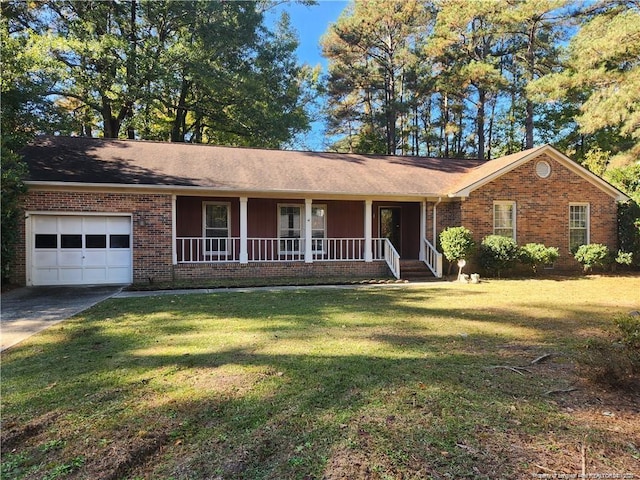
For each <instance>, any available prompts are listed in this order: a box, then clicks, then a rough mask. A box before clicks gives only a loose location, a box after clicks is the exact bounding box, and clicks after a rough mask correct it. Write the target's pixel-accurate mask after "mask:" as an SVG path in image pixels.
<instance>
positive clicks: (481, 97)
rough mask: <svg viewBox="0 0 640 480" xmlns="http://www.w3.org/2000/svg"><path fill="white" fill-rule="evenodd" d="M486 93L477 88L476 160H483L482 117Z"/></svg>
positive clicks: (482, 89)
mask: <svg viewBox="0 0 640 480" xmlns="http://www.w3.org/2000/svg"><path fill="white" fill-rule="evenodd" d="M486 101H487V92H486V91H485V89H484V88H478V113H477V117H476V128H477V137H478V158H479V159H480V160H484V115H485V108H484V107H485V102H486Z"/></svg>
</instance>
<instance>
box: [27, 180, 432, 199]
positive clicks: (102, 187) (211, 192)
mask: <svg viewBox="0 0 640 480" xmlns="http://www.w3.org/2000/svg"><path fill="white" fill-rule="evenodd" d="M25 184H26V185H27V186H28V187H29V189H31V190H36V191H37V190H40V191H42V190H58V191H74V192H103V193H105V192H106V193H113V192H116V193H118V192H119V193H122V192H141V193H160V194H173V195H178V194H183V195H194V196H216V197H251V198H295V199H304V198H311V197H313V198H321V199H326V200H366V199H375V200H376V201H404V202H420V201H423V200H425V199H429V198H437V197H438V196H440V195H441V194H433V193H425V194H418V193H415V194H397V193H379V194H372V193H366V192H362V193H360V192H357V193H344V192H329V191H327V192H324V191H308V192H307V191H299V190H271V191H263V190H250V189H249V190H229V189H221V190H218V189H216V188H214V187H200V186H178V185H146V184H145V185H133V184H130V185H125V184H119V183H82V182H44V181H26V182H25Z"/></svg>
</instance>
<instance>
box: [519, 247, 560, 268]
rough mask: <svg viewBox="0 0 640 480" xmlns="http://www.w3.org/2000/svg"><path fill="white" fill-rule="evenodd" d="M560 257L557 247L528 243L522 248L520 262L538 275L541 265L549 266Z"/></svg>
mask: <svg viewBox="0 0 640 480" xmlns="http://www.w3.org/2000/svg"><path fill="white" fill-rule="evenodd" d="M559 256H560V253H559V252H558V249H557V248H556V247H545V246H544V245H543V244H542V243H527V244H526V245H525V246H524V247H522V248H520V261H521V262H522V263H524V264H525V265H529V266H530V267H531V269H532V270H533V273H538V267H539V266H540V265H549V264H551V263H553V262H555V261H556V260H557V259H558V257H559Z"/></svg>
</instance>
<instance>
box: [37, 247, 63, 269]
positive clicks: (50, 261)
mask: <svg viewBox="0 0 640 480" xmlns="http://www.w3.org/2000/svg"><path fill="white" fill-rule="evenodd" d="M33 263H34V265H35V266H38V267H57V266H58V252H57V251H55V250H54V251H53V252H51V251H42V250H40V251H38V250H36V252H35V255H34V256H33Z"/></svg>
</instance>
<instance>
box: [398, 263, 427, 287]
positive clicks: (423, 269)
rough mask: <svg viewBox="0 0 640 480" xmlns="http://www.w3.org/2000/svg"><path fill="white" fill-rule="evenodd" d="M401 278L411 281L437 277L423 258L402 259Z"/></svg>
mask: <svg viewBox="0 0 640 480" xmlns="http://www.w3.org/2000/svg"><path fill="white" fill-rule="evenodd" d="M400 278H402V280H408V281H410V282H420V281H425V280H433V279H434V278H435V277H434V275H433V273H432V272H431V270H429V267H427V266H426V265H425V263H424V262H423V261H421V260H400Z"/></svg>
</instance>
